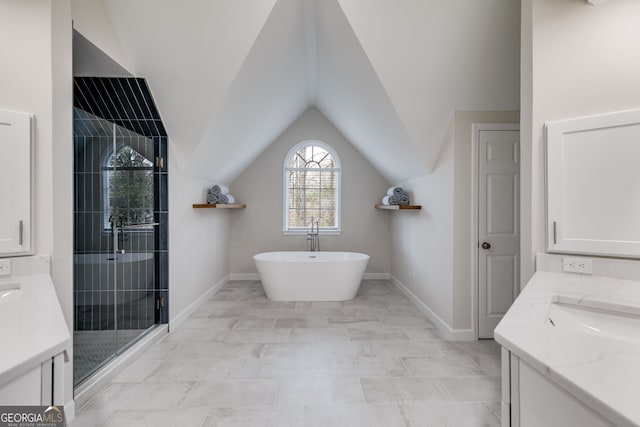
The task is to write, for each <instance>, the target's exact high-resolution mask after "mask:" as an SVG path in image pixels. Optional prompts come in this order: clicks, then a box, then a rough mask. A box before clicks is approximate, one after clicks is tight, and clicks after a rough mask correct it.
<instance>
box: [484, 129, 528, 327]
mask: <svg viewBox="0 0 640 427" xmlns="http://www.w3.org/2000/svg"><path fill="white" fill-rule="evenodd" d="M476 132H477V133H476V135H475V136H476V141H477V149H478V180H477V182H478V338H493V330H494V329H495V327H496V326H497V325H498V322H499V321H500V319H502V316H503V315H504V314H505V313H506V312H507V310H508V309H509V307H510V306H511V303H512V302H513V300H514V298H515V296H516V294H517V286H518V283H519V277H520V272H519V270H520V259H519V258H520V159H519V157H520V153H519V148H518V147H519V141H520V132H519V131H518V130H517V125H491V126H488V127H487V125H485V126H483V128H478V129H477V130H476Z"/></svg>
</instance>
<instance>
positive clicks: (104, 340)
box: [74, 109, 159, 385]
mask: <svg viewBox="0 0 640 427" xmlns="http://www.w3.org/2000/svg"><path fill="white" fill-rule="evenodd" d="M155 143H156V142H155V141H154V140H153V139H151V138H147V137H145V136H142V135H139V134H137V133H135V132H133V131H131V130H129V129H126V128H124V127H121V126H118V125H116V124H114V123H111V122H109V121H107V120H104V119H102V118H99V117H97V116H94V115H91V114H89V113H86V112H84V111H82V110H79V109H74V151H75V166H74V176H75V203H76V206H75V229H76V231H75V234H76V238H75V242H74V305H75V319H74V384H75V385H77V384H79V383H81V382H82V381H84V380H85V379H86V378H87V377H89V376H90V375H91V374H92V373H93V372H95V371H96V370H97V369H99V368H100V367H101V366H103V365H104V364H105V363H107V362H108V361H110V360H111V359H112V358H113V357H115V356H116V355H118V354H119V353H121V352H122V351H123V350H124V349H125V348H126V347H127V346H128V345H129V344H131V343H132V342H133V341H135V340H136V339H137V338H139V337H140V336H141V335H142V334H143V333H144V332H145V331H147V330H149V328H150V327H152V326H153V325H154V324H155V323H158V321H159V314H158V309H157V305H156V301H157V299H158V281H157V280H156V268H155V254H156V250H155V247H156V245H157V241H158V239H157V238H156V237H157V236H156V234H157V230H158V227H157V222H156V221H155V217H154V212H155V211H154V209H155V207H156V205H157V201H156V195H157V186H158V179H157V174H154V172H155V171H154V163H153V159H154V151H155V150H157V147H154V144H155Z"/></svg>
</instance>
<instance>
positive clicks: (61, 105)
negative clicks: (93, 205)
mask: <svg viewBox="0 0 640 427" xmlns="http://www.w3.org/2000/svg"><path fill="white" fill-rule="evenodd" d="M0 10H1V11H2V13H0V39H1V40H4V41H5V42H3V43H0V57H2V67H0V108H5V109H9V110H16V111H24V112H28V113H31V114H34V116H35V124H36V131H35V144H34V145H35V150H34V151H35V152H34V155H35V168H36V172H35V198H34V203H35V204H34V206H33V207H32V209H33V219H34V229H33V233H34V241H35V253H36V254H43V255H45V254H47V255H51V256H52V277H53V282H54V285H55V288H56V293H57V294H58V298H59V299H60V303H61V305H62V309H63V312H64V315H65V318H66V320H67V324H68V325H69V326H71V325H72V320H73V265H72V242H73V223H72V221H73V211H72V208H73V202H72V197H73V187H72V183H73V178H72V173H73V166H72V159H73V156H72V154H71V150H72V148H73V144H72V141H73V140H72V117H71V106H72V97H71V93H72V92H71V13H70V6H69V1H68V0H55V1H12V0H0ZM9 41H10V42H9ZM68 351H69V354H71V353H72V348H69V349H68ZM67 368H68V370H67V376H66V378H65V380H66V381H65V401H66V402H70V400H71V399H72V396H73V380H72V373H73V370H72V368H71V365H67Z"/></svg>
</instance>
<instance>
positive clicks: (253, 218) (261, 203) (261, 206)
mask: <svg viewBox="0 0 640 427" xmlns="http://www.w3.org/2000/svg"><path fill="white" fill-rule="evenodd" d="M307 139H318V140H321V141H324V142H326V143H327V144H329V145H331V146H332V147H333V148H334V149H335V150H336V152H337V153H338V156H339V157H340V161H341V163H342V170H343V172H342V230H343V231H342V235H340V236H328V235H322V234H321V235H320V245H321V249H322V250H326V251H329V250H337V251H356V252H365V253H367V254H369V255H370V256H371V258H370V260H369V265H368V266H367V272H371V273H388V272H389V271H390V267H391V263H390V242H391V236H390V234H389V212H385V211H379V210H376V209H374V207H373V205H374V204H376V203H379V201H380V200H381V198H382V196H383V195H384V193H385V192H386V190H387V188H388V187H389V185H388V183H387V181H386V180H385V179H384V178H383V177H382V175H380V173H379V172H377V171H376V170H375V169H374V168H373V167H372V166H371V165H370V164H369V162H367V161H366V160H365V159H364V158H363V157H362V156H361V155H360V154H359V153H358V152H357V151H356V150H355V149H354V148H353V146H352V145H351V144H350V143H349V141H347V140H346V139H345V138H344V136H342V134H340V132H339V131H338V130H337V129H336V128H335V127H334V126H333V125H332V124H331V123H330V122H329V121H328V120H327V119H326V118H325V117H324V116H323V115H322V113H320V112H319V111H318V110H316V109H315V108H311V109H309V110H307V112H305V113H304V114H303V115H302V116H301V117H300V118H299V119H298V120H297V121H296V122H295V123H293V124H292V125H291V126H290V127H289V129H287V130H286V131H285V132H284V133H283V134H282V135H281V136H280V137H279V138H278V139H276V140H275V141H274V142H273V144H271V146H269V148H268V149H267V150H266V151H265V152H264V153H263V154H262V155H261V156H260V157H259V158H258V159H257V160H256V161H255V162H254V163H253V164H252V165H251V166H250V167H249V168H248V169H246V170H245V171H244V172H243V173H242V174H241V175H240V176H239V177H238V178H237V179H236V180H235V181H234V182H233V183H231V186H230V190H231V192H232V193H233V194H234V196H236V200H238V201H240V202H242V203H246V204H247V209H244V210H239V211H233V213H231V220H230V221H231V241H230V248H231V260H230V261H231V272H232V273H255V271H256V269H255V265H254V263H253V258H252V256H253V255H254V254H256V253H260V252H267V251H274V250H276V251H277V250H297V251H300V250H306V248H307V242H306V235H297V236H291V235H287V236H284V235H283V234H282V227H283V165H284V160H285V156H286V155H287V153H288V152H289V150H290V149H291V147H293V146H294V145H295V144H297V143H298V142H301V141H304V140H307Z"/></svg>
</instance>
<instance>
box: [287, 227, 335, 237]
mask: <svg viewBox="0 0 640 427" xmlns="http://www.w3.org/2000/svg"><path fill="white" fill-rule="evenodd" d="M307 234H309V229H304V230H282V235H283V236H306V235H307ZM319 234H320V236H340V235H342V230H327V229H322V228H320V233H319Z"/></svg>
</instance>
